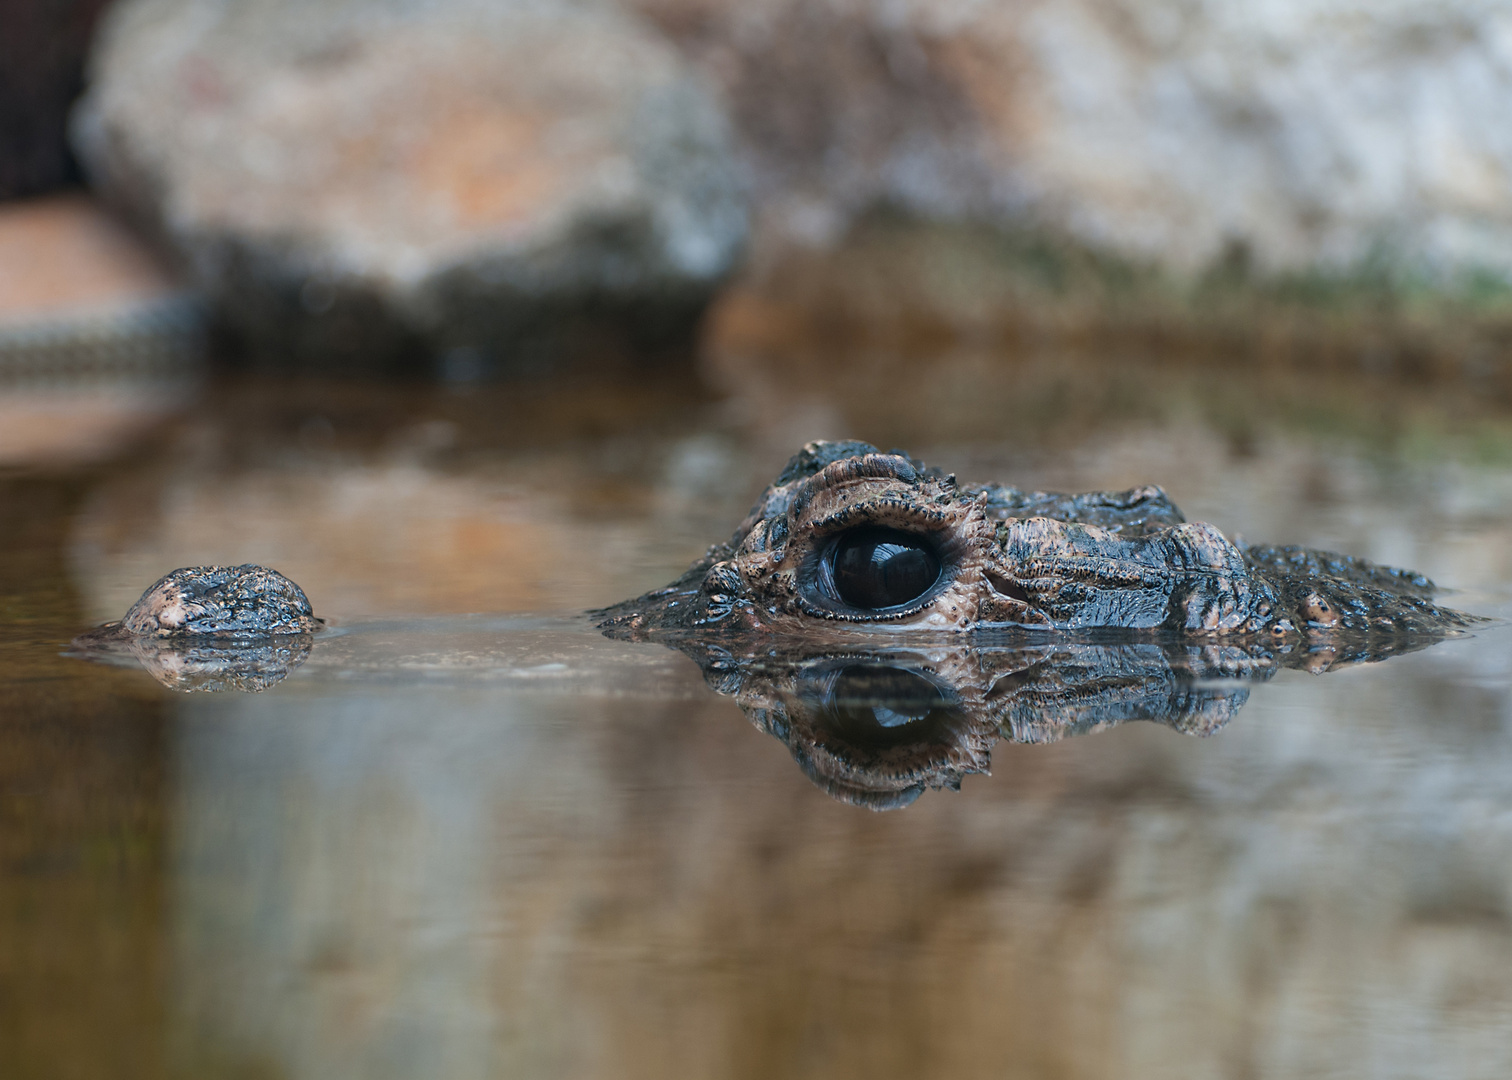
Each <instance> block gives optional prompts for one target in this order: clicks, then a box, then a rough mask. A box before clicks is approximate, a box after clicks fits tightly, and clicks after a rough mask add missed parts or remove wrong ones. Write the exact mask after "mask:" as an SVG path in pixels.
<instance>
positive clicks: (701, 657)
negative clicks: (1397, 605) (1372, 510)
mask: <svg viewBox="0 0 1512 1080" xmlns="http://www.w3.org/2000/svg"><path fill="white" fill-rule="evenodd" d="M659 640H662V641H663V642H664V643H665V644H667V645H670V646H671V647H673V648H676V649H678V650H680V651H681V652H684V653H686V654H687V655H688V656H690V657H691V658H692V659H693V660H694V661H695V662H696V663H697V664H698V666H699V667H700V669H701V670H702V671H703V674H704V678H705V680H706V681H707V682H708V684H709V686H710V687H712V688H713V689H714V690H716V691H717V692H719V693H721V694H724V695H726V696H729V697H732V698H734V699H735V701H736V703H737V704H738V705H739V706H740V708H741V709H742V710H743V711H744V712H745V714H746V716H747V718H748V719H749V720H750V721H751V722H752V723H753V724H754V725H755V726H756V727H757V728H759V729H761V730H762V731H765V732H767V733H768V734H770V735H772V736H774V737H775V738H777V739H779V740H781V741H782V742H783V743H784V744H786V745H787V747H788V750H789V751H790V752H791V753H792V755H793V757H794V758H795V759H796V760H797V762H798V764H799V766H800V767H801V768H802V769H803V771H804V772H805V773H806V774H807V775H808V777H809V779H811V780H812V781H813V782H814V783H815V784H816V785H817V786H818V787H820V788H821V789H822V790H824V791H825V792H826V793H827V794H829V795H831V796H832V797H834V798H836V799H839V800H841V801H843V802H848V803H852V804H855V805H858V806H865V807H869V808H871V809H875V810H888V809H894V808H897V807H902V806H907V805H908V804H910V803H912V802H913V801H914V800H915V799H917V798H918V797H919V796H920V795H921V794H922V793H923V792H924V791H925V790H926V789H928V788H953V789H958V788H959V787H960V785H961V780H962V778H963V777H965V776H967V775H970V774H972V773H986V772H987V771H988V766H989V762H990V755H991V750H992V747H993V745H994V744H995V743H996V742H997V741H998V740H1000V739H1006V740H1008V741H1011V742H1018V743H1047V742H1055V741H1057V740H1059V739H1063V738H1066V737H1067V736H1071V735H1084V734H1089V733H1093V732H1098V731H1104V730H1107V729H1108V728H1111V727H1114V726H1116V725H1118V724H1121V723H1124V722H1126V721H1130V720H1151V721H1155V722H1158V723H1162V724H1165V725H1167V726H1168V727H1171V728H1173V729H1175V730H1176V731H1179V732H1184V733H1187V734H1191V735H1211V734H1213V733H1214V732H1216V731H1218V730H1220V729H1221V728H1222V727H1223V726H1224V725H1225V724H1227V723H1228V722H1229V721H1230V720H1232V719H1233V718H1234V717H1235V716H1236V715H1237V714H1238V712H1239V710H1240V708H1242V707H1243V705H1244V703H1245V702H1246V701H1247V700H1248V698H1249V688H1250V685H1251V684H1254V683H1257V682H1263V681H1265V680H1268V679H1270V678H1271V677H1272V676H1274V675H1275V674H1276V673H1277V672H1278V671H1280V670H1281V669H1282V668H1299V669H1302V670H1306V671H1310V672H1313V673H1317V674H1321V673H1323V672H1325V671H1331V670H1334V669H1337V668H1339V667H1343V666H1347V665H1349V664H1353V663H1360V662H1367V661H1376V660H1384V659H1386V658H1387V657H1389V656H1391V655H1394V654H1396V653H1401V652H1407V651H1414V650H1416V649H1420V648H1425V647H1427V646H1428V645H1431V644H1433V642H1434V640H1437V639H1434V638H1420V639H1416V640H1412V639H1397V640H1394V641H1376V642H1371V643H1365V642H1358V643H1356V645H1355V647H1352V648H1350V647H1345V646H1344V645H1342V644H1341V643H1340V642H1337V641H1335V642H1331V643H1328V644H1321V643H1317V644H1315V646H1314V647H1303V648H1296V649H1289V648H1285V647H1283V648H1280V649H1275V648H1266V647H1263V646H1260V645H1257V644H1253V643H1238V644H1230V643H1208V644H1203V645H1192V644H1187V643H1182V642H1178V641H1164V642H1162V641H1115V640H1101V641H1099V640H1066V639H1056V640H1040V641H1032V640H1017V641H1015V640H1008V639H1004V640H1001V641H995V642H994V641H982V640H977V641H974V642H972V643H970V644H957V643H954V642H949V641H941V642H938V643H928V642H911V643H909V644H908V645H894V644H883V645H881V646H877V645H874V644H872V643H865V644H860V645H858V647H857V648H855V649H853V650H846V649H843V648H840V649H837V648H829V649H813V650H804V649H801V648H793V647H791V646H784V645H783V644H782V643H780V642H778V641H777V640H775V639H772V638H764V637H763V638H751V639H746V640H744V641H734V640H731V639H724V640H714V639H711V638H709V637H708V636H706V635H691V634H689V635H680V636H677V637H671V638H665V637H664V638H660V639H659Z"/></svg>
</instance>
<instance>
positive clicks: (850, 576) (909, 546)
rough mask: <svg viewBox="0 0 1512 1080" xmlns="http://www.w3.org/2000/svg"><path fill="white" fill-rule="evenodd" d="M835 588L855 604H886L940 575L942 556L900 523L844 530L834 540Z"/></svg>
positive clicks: (910, 595) (914, 594) (915, 594)
mask: <svg viewBox="0 0 1512 1080" xmlns="http://www.w3.org/2000/svg"><path fill="white" fill-rule="evenodd" d="M833 559H834V561H833V563H832V564H831V578H832V580H833V581H834V584H835V592H836V594H837V595H838V596H839V597H840V599H841V600H843V601H844V602H845V603H847V604H849V605H850V606H851V607H854V608H872V609H876V608H890V607H898V606H899V605H900V604H906V603H908V602H909V601H911V600H917V599H918V598H919V597H921V596H923V595H924V594H925V593H926V592H928V591H929V589H930V588H931V587H932V586H933V585H934V583H935V582H936V581H938V580H939V579H940V559H939V556H937V555H936V554H935V553H934V549H933V547H931V546H930V544H929V543H928V541H926V540H924V539H923V538H922V537H919V536H915V535H913V534H911V533H906V532H902V531H900V530H898V529H884V528H868V529H857V530H855V531H854V532H850V533H846V534H845V535H844V536H842V537H841V538H840V541H839V543H837V544H836V545H835V549H834V555H833Z"/></svg>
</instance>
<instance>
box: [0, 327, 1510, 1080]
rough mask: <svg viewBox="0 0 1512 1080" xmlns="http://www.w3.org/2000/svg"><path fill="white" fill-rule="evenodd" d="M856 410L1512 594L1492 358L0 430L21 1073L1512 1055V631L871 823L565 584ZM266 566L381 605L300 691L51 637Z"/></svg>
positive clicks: (709, 371)
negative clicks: (191, 584)
mask: <svg viewBox="0 0 1512 1080" xmlns="http://www.w3.org/2000/svg"><path fill="white" fill-rule="evenodd" d="M837 436H854V437H859V438H864V439H868V440H870V441H873V442H876V443H879V444H880V445H883V446H893V445H898V446H903V447H906V448H907V449H909V450H910V451H912V452H914V453H915V454H917V455H919V456H922V457H924V458H925V459H926V460H928V461H930V462H932V463H938V464H942V465H945V466H948V467H950V468H953V469H954V470H955V471H957V472H958V473H960V474H961V476H962V477H963V478H966V479H1001V480H1005V481H1009V482H1012V483H1015V484H1017V485H1020V486H1024V487H1046V488H1060V489H1066V488H1073V489H1087V488H1116V487H1125V486H1130V485H1132V484H1135V483H1143V482H1158V483H1161V484H1163V485H1164V486H1165V487H1166V488H1167V490H1168V491H1169V492H1170V493H1171V495H1172V496H1173V498H1174V499H1175V501H1176V502H1177V503H1178V504H1179V505H1180V506H1181V507H1182V508H1183V510H1185V511H1186V513H1187V515H1188V516H1189V517H1190V518H1193V519H1205V520H1211V521H1213V522H1215V523H1217V524H1218V525H1220V526H1221V527H1223V528H1224V529H1225V530H1227V531H1229V532H1231V533H1232V532H1238V533H1241V534H1243V535H1244V536H1246V537H1251V538H1254V539H1263V540H1271V541H1278V542H1295V543H1306V544H1312V545H1317V546H1323V547H1332V548H1335V549H1339V550H1344V551H1348V552H1352V553H1357V554H1362V555H1366V556H1368V557H1370V558H1373V559H1377V560H1381V561H1385V562H1391V563H1397V564H1405V565H1408V566H1412V567H1415V568H1417V569H1420V570H1422V571H1424V572H1426V573H1428V574H1430V575H1431V576H1433V577H1434V578H1436V579H1437V580H1438V581H1440V583H1442V584H1445V585H1447V586H1449V587H1451V588H1454V589H1456V590H1458V593H1457V595H1456V596H1455V597H1454V600H1453V603H1454V604H1455V605H1456V606H1459V607H1462V608H1465V609H1468V610H1472V611H1477V612H1480V613H1483V614H1489V615H1499V616H1502V617H1507V616H1509V615H1512V408H1508V407H1507V405H1506V404H1505V403H1504V402H1502V401H1501V400H1500V399H1499V398H1498V397H1497V395H1496V394H1493V393H1487V392H1485V391H1484V390H1483V389H1481V390H1478V389H1477V388H1476V387H1475V386H1473V385H1465V384H1462V383H1454V384H1449V385H1443V384H1438V383H1432V382H1424V381H1421V380H1419V381H1416V382H1413V381H1409V380H1406V379H1404V378H1403V377H1401V376H1400V375H1398V376H1391V375H1379V376H1368V377H1362V376H1361V375H1359V374H1358V373H1347V372H1346V373H1342V374H1334V375H1317V374H1306V373H1300V372H1285V373H1278V372H1276V371H1268V372H1256V373H1253V374H1251V375H1244V374H1242V373H1234V372H1227V371H1224V372H1215V371H1214V368H1213V366H1211V365H1209V366H1197V367H1184V366H1179V365H1164V366H1162V365H1152V364H1149V363H1145V362H1140V361H1138V360H1137V359H1117V360H1116V361H1115V360H1108V361H1102V362H1094V361H1092V360H1088V359H1086V358H1078V357H1077V356H1075V355H1073V354H1069V353H1064V352H1059V353H1056V352H1048V351H1046V352H1038V353H1037V352H1035V351H1034V350H1032V349H1027V348H1025V349H1020V350H1018V351H1017V352H1016V353H1013V354H1012V355H1003V354H1002V353H1001V352H997V353H994V352H989V351H986V350H981V351H973V350H972V349H971V348H969V347H965V346H961V347H956V348H953V349H949V350H945V351H943V352H941V353H940V354H939V355H938V356H937V357H936V358H935V359H934V360H932V361H930V362H929V363H927V364H926V363H922V362H917V361H916V362H913V363H909V364H904V363H903V362H902V360H901V359H894V358H889V357H888V356H887V355H885V354H884V355H870V356H868V357H866V358H864V360H854V361H842V360H838V359H835V358H832V357H825V356H822V355H806V354H804V353H803V352H801V351H793V350H788V351H786V352H783V353H781V355H780V356H776V357H775V358H774V355H773V354H770V353H763V352H762V351H761V350H760V349H755V348H754V347H753V349H752V350H751V351H748V352H746V353H742V352H741V351H740V350H739V349H731V350H727V352H726V354H724V355H722V356H721V357H720V358H719V359H717V360H716V361H713V362H711V363H710V365H709V366H708V367H707V368H706V369H705V370H704V371H703V373H702V375H701V377H700V378H699V379H698V380H691V379H689V378H687V377H686V376H685V375H681V376H680V375H678V374H676V373H668V374H667V375H666V376H665V377H653V378H647V379H641V380H638V381H626V382H615V381H602V380H600V381H583V380H580V381H576V382H573V383H570V384H566V385H553V384H547V383H520V384H510V385H502V386H494V387H483V388H476V387H475V388H469V389H466V390H457V389H447V388H445V387H395V386H385V385H378V384H349V385H341V384H315V383H293V382H287V381H285V382H278V381H239V382H233V383H225V384H215V385H212V386H210V387H208V388H206V389H204V390H203V391H201V392H199V394H198V396H197V397H195V398H193V399H191V403H190V404H189V405H188V407H187V408H186V409H184V410H183V411H181V412H179V413H177V414H175V415H174V416H172V417H170V418H168V419H166V420H164V421H162V422H161V423H159V424H158V425H157V426H156V427H155V428H153V429H152V431H151V433H150V434H149V435H147V436H145V437H144V438H141V439H139V440H137V441H135V442H132V443H129V444H125V445H123V446H122V447H121V448H119V449H118V450H116V451H114V452H113V456H112V455H111V454H106V455H101V454H98V453H97V454H95V455H93V463H91V464H78V463H77V459H74V460H75V463H74V464H69V465H51V464H48V462H47V461H46V460H40V461H39V460H31V461H21V460H18V461H17V462H16V463H15V464H12V465H11V466H9V467H8V469H7V470H6V471H5V472H4V473H3V477H0V550H3V551H4V554H5V558H4V559H3V561H0V605H3V624H0V1075H3V1076H5V1077H17V1078H31V1077H96V1076H110V1077H143V1078H148V1077H153V1078H155V1077H179V1076H183V1077H190V1076H192V1077H207V1078H218V1077H228V1078H243V1077H259V1078H261V1077H287V1078H291V1080H292V1078H300V1080H303V1078H312V1080H313V1078H320V1080H327V1078H340V1077H364V1078H367V1077H375V1078H385V1077H393V1078H401V1077H402V1078H418V1077H425V1078H435V1080H451V1078H459V1080H460V1078H472V1077H493V1076H519V1077H553V1078H555V1077H564V1078H565V1077H573V1078H577V1077H605V1078H610V1077H612V1078H616V1080H619V1078H627V1077H657V1078H662V1077H761V1078H767V1077H826V1078H829V1077H849V1076H858V1077H859V1076H867V1077H883V1076H898V1077H905V1076H906V1077H919V1076H951V1077H977V1076H981V1077H988V1076H991V1077H1052V1076H1053V1077H1068V1078H1069V1077H1075V1078H1084V1077H1085V1078H1092V1077H1097V1078H1128V1077H1162V1078H1165V1077H1173V1078H1187V1077H1190V1078H1208V1077H1225V1078H1226V1077H1382V1078H1386V1077H1392V1078H1395V1077H1401V1078H1404V1080H1405V1078H1417V1077H1424V1076H1434V1077H1504V1076H1507V1075H1512V632H1509V631H1508V630H1507V629H1506V628H1505V627H1504V626H1493V627H1491V628H1489V629H1488V630H1486V631H1485V632H1483V633H1480V634H1478V635H1476V636H1475V637H1473V638H1470V639H1466V640H1459V641H1451V642H1447V643H1445V644H1442V645H1440V646H1438V647H1435V648H1433V649H1430V650H1426V651H1424V652H1419V653H1414V654H1412V655H1408V656H1404V657H1399V658H1396V659H1393V660H1391V661H1389V662H1387V663H1383V664H1376V665H1366V666H1362V667H1357V668H1351V669H1348V670H1344V671H1340V672H1336V673H1332V674H1328V675H1325V676H1322V677H1314V676H1310V675H1307V674H1304V673H1301V672H1297V671H1284V672H1281V673H1280V674H1279V675H1278V676H1277V677H1276V678H1274V679H1273V680H1271V681H1270V682H1267V683H1265V684H1263V685H1259V686H1256V687H1254V688H1253V689H1252V692H1251V696H1250V699H1249V701H1248V703H1247V704H1246V705H1245V706H1244V708H1243V709H1242V711H1241V712H1240V713H1239V714H1238V716H1237V717H1235V718H1234V719H1233V720H1232V721H1231V722H1230V723H1228V724H1227V726H1225V727H1223V728H1222V729H1221V730H1219V731H1218V732H1217V733H1215V734H1213V735H1210V736H1208V737H1205V738H1198V737H1193V736H1190V735H1185V734H1180V733H1178V732H1175V731H1172V730H1170V729H1169V728H1167V727H1164V726H1161V725H1157V724H1148V723H1130V724H1123V725H1120V726H1118V727H1115V728H1113V729H1112V730H1109V731H1105V732H1101V733H1095V734H1091V735H1086V736H1083V737H1077V738H1071V739H1066V740H1065V741H1062V742H1059V743H1056V744H1054V745H1039V746H1036V745H1015V744H1012V743H1007V742H1003V743H999V744H998V745H997V746H996V747H995V749H994V750H993V755H992V775H991V776H973V777H969V778H967V780H966V782H965V784H964V786H963V789H962V790H961V791H960V792H949V791H944V792H930V793H928V794H926V795H925V796H924V797H923V798H921V799H920V800H919V801H918V802H916V803H914V804H913V805H912V806H911V807H909V808H907V809H904V810H898V811H894V812H891V813H885V814H879V813H872V812H869V811H866V810H862V809H858V808H856V807H853V806H848V805H844V804H842V803H839V802H836V801H834V800H832V799H830V798H828V797H827V796H826V795H825V794H824V793H823V792H821V791H820V790H819V789H818V788H817V787H816V786H815V785H814V784H812V783H811V782H810V781H809V779H808V778H807V777H806V776H805V774H804V773H803V772H802V771H801V770H800V769H799V768H798V767H796V765H795V763H794V761H793V759H792V757H791V756H790V755H789V753H788V752H787V750H786V748H784V747H783V746H782V745H781V744H780V743H778V742H777V741H775V740H773V739H772V738H770V737H769V736H767V735H765V734H763V733H761V732H759V731H757V730H756V729H755V728H754V727H753V726H752V725H751V724H750V723H749V722H747V720H746V718H745V715H744V714H743V713H742V712H741V710H740V709H739V708H738V707H737V705H736V704H735V703H734V702H733V701H731V700H730V699H728V698H724V697H720V696H719V695H717V694H715V693H713V692H712V691H710V690H709V689H708V688H707V687H706V685H705V683H704V680H703V678H702V676H701V675H700V673H699V671H698V669H697V667H696V666H695V665H694V664H693V663H692V662H691V661H690V660H688V659H687V658H686V657H683V656H682V655H680V654H678V653H674V652H671V651H669V650H663V649H660V648H659V647H652V646H644V645H638V646H630V645H623V644H618V643H614V642H609V641H606V640H605V639H603V638H601V637H599V636H598V635H596V634H594V633H593V632H592V631H591V630H589V629H588V628H587V626H586V623H584V622H583V621H581V620H574V619H573V618H571V616H572V614H573V613H575V612H577V611H579V610H580V609H582V608H585V607H588V606H591V605H595V604H602V603H608V602H612V601H614V600H618V599H621V598H623V597H626V596H630V595H633V594H635V593H638V592H640V591H642V590H644V589H646V588H648V587H651V586H654V585H658V584H661V583H663V582H665V581H667V580H669V579H670V578H671V577H672V576H674V575H675V574H676V573H677V572H678V571H680V570H681V569H682V568H683V567H684V566H685V565H686V564H687V563H688V562H689V561H691V559H692V558H693V557H695V556H696V555H698V554H699V553H700V552H701V551H702V549H703V547H704V546H705V545H706V544H707V543H708V542H710V541H711V540H713V539H715V538H719V537H722V536H723V535H725V534H727V532H728V530H729V529H730V527H731V526H732V525H733V523H734V522H735V521H736V520H738V518H739V517H740V516H741V515H742V514H743V513H744V511H745V510H746V508H747V506H748V505H749V502H750V500H751V498H752V497H753V496H754V494H755V493H756V492H757V491H759V489H760V488H761V486H762V484H763V483H764V482H765V481H766V480H768V479H769V478H770V477H771V476H772V475H773V474H774V473H775V472H776V471H777V469H779V468H780V467H781V465H782V463H783V462H784V460H785V459H786V457H787V456H788V455H789V454H790V453H791V452H792V451H793V449H795V448H796V446H797V445H798V444H800V443H801V442H803V441H805V440H807V439H810V438H815V437H837ZM241 561H259V562H264V563H267V564H270V565H272V566H275V567H277V568H279V569H280V570H282V571H284V572H285V573H287V574H289V575H290V576H291V577H293V578H294V579H295V580H297V581H299V582H300V583H301V584H302V585H303V586H304V587H305V589H306V590H307V592H308V593H309V595H310V596H311V598H312V600H313V601H314V603H315V606H316V609H317V611H318V612H320V613H321V614H324V615H326V616H327V617H329V618H331V619H333V620H334V621H335V622H337V623H338V624H339V625H340V626H341V628H342V630H343V633H342V635H341V636H338V637H334V638H331V639H330V640H329V641H327V642H324V643H317V645H316V647H315V651H314V653H313V654H312V655H311V657H310V659H309V660H308V662H307V663H306V664H305V665H304V666H303V667H301V668H299V669H298V670H297V671H295V672H294V673H293V674H292V675H291V676H290V677H289V678H288V679H286V680H285V681H283V682H281V683H279V684H278V685H277V686H275V687H273V688H272V689H270V690H268V691H266V692H263V693H260V694H216V695H212V694H175V693H172V692H170V691H168V690H166V689H164V688H162V687H160V686H159V685H158V684H157V683H156V682H154V681H153V680H152V679H151V678H150V677H149V676H148V675H147V674H146V673H145V672H144V671H141V670H132V669H129V668H115V667H108V666H103V665H93V664H87V663H84V662H82V661H79V660H75V659H70V658H67V657H64V656H62V655H61V653H62V651H63V649H64V646H65V644H66V642H67V640H68V639H69V638H70V637H71V636H72V635H73V634H74V633H76V632H78V631H79V630H81V629H83V628H84V627H86V626H88V625H90V624H92V623H94V622H97V621H100V620H103V619H106V618H111V617H118V616H119V615H120V613H121V612H122V611H123V610H124V609H125V607H126V606H127V605H128V604H129V603H130V602H131V600H133V599H134V598H135V597H136V595H137V594H138V593H140V591H141V589H142V588H143V587H144V586H145V585H146V584H148V583H149V582H151V581H152V580H153V579H155V578H156V577H157V576H158V575H159V574H161V573H163V572H164V571H166V570H168V569H171V568H172V567H175V566H179V565H186V564H193V563H202V562H219V563H230V562H241ZM527 612H529V613H535V616H536V617H532V618H521V617H518V616H519V615H520V613H527ZM479 613H481V614H479Z"/></svg>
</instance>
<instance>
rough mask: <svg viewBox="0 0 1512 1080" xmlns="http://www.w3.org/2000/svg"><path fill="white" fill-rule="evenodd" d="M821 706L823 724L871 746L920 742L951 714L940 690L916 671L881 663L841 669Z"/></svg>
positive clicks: (944, 696) (849, 739)
mask: <svg viewBox="0 0 1512 1080" xmlns="http://www.w3.org/2000/svg"><path fill="white" fill-rule="evenodd" d="M819 704H820V709H819V712H820V714H821V715H822V719H823V725H822V726H824V727H827V728H829V729H830V730H831V731H832V732H833V734H835V735H837V736H839V737H840V738H842V739H844V740H845V741H846V742H849V743H852V744H856V745H861V746H872V747H884V746H898V745H902V744H904V743H913V742H918V741H920V740H921V739H925V738H927V737H928V735H929V733H930V729H932V728H933V727H934V726H935V725H936V724H937V722H939V721H941V720H944V719H947V718H948V717H949V716H950V715H951V713H952V710H951V708H950V706H951V701H950V699H949V698H948V697H947V695H946V693H945V691H944V690H942V689H941V688H940V687H938V686H936V685H935V684H934V683H932V682H930V681H929V680H928V679H926V678H924V677H923V676H922V675H919V674H918V673H916V672H912V671H906V670H904V669H902V668H895V667H887V666H885V665H880V664H853V665H851V666H850V667H846V668H843V669H842V670H841V671H840V672H839V673H837V674H836V675H835V676H834V679H833V682H831V683H830V684H829V687H828V689H827V690H826V691H825V692H824V694H823V698H822V700H821V702H820V703H819Z"/></svg>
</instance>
